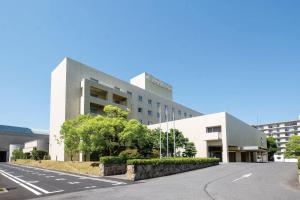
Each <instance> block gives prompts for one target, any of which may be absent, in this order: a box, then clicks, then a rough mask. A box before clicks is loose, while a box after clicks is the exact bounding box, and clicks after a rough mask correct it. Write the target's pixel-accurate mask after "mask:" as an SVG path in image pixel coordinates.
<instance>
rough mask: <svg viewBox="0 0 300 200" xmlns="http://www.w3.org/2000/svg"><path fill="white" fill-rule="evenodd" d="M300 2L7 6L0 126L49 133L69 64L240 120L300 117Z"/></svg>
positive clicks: (127, 0)
mask: <svg viewBox="0 0 300 200" xmlns="http://www.w3.org/2000/svg"><path fill="white" fill-rule="evenodd" d="M299 7H300V2H299V1H296V0H295V1H291V0H287V1H268V0H264V1H261V0H258V1H254V0H252V1H239V0H236V1H233V0H229V1H214V0H209V1H208V0H203V1H200V0H195V1H184V0H180V1H175V0H169V1H167V0H164V1H161V0H157V1H156V0H135V1H134V0H124V1H123V0H122V1H121V0H120V1H109V0H108V1H100V0H99V1H98V0H94V1H90V0H85V1H66V0H63V1H61V0H57V1H56V0H49V1H40V0H36V1H30V0H29V1H13V0H10V1H1V6H0V58H1V59H0V76H1V82H0V91H1V98H0V109H1V112H0V124H5V125H17V126H26V127H31V128H41V129H48V127H49V102H50V73H51V71H52V70H53V69H54V68H55V66H56V65H57V64H58V63H59V62H60V61H61V60H62V59H63V58H64V57H65V56H68V57H71V58H73V59H75V60H78V61H80V62H83V63H85V64H87V65H90V66H93V67H95V68H97V69H99V70H101V71H104V72H106V73H109V74H112V75H114V76H116V77H118V78H120V79H124V80H129V79H130V78H131V77H133V76H135V75H137V74H139V73H141V72H143V71H146V72H149V73H152V74H153V75H155V76H157V77H159V78H160V79H162V80H165V81H166V82H168V83H170V84H172V85H173V87H174V99H175V100H176V101H177V102H179V103H181V104H184V105H188V106H190V107H192V108H194V109H197V110H198V111H200V112H203V113H213V112H221V111H226V112H229V113H231V114H233V115H235V116H236V117H238V118H240V119H242V120H243V121H245V122H247V123H250V124H256V123H257V121H259V122H261V123H264V122H271V121H277V120H291V119H296V118H297V116H298V115H299V114H300V104H299V100H300V93H299V91H300V89H299V86H300V83H299V77H300V66H299V65H300V20H299V19H300V12H299Z"/></svg>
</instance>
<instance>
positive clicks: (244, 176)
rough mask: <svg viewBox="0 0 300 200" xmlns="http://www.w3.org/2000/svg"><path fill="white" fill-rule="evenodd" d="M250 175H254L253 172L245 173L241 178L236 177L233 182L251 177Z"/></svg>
mask: <svg viewBox="0 0 300 200" xmlns="http://www.w3.org/2000/svg"><path fill="white" fill-rule="evenodd" d="M250 176H252V173H249V174H245V175H243V176H241V177H240V178H237V179H234V180H233V181H232V182H236V181H239V180H242V179H244V178H249V177H250Z"/></svg>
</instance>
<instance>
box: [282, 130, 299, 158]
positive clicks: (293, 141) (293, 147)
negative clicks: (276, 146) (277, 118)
mask: <svg viewBox="0 0 300 200" xmlns="http://www.w3.org/2000/svg"><path fill="white" fill-rule="evenodd" d="M297 156H300V136H298V135H293V136H291V137H290V138H289V141H288V143H287V144H286V152H285V157H287V158H291V157H292V158H295V157H297Z"/></svg>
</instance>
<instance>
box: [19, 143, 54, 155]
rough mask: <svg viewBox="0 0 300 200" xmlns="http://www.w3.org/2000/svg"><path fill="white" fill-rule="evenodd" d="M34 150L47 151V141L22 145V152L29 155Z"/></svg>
mask: <svg viewBox="0 0 300 200" xmlns="http://www.w3.org/2000/svg"><path fill="white" fill-rule="evenodd" d="M34 148H36V149H37V150H43V151H47V152H48V150H49V143H48V141H47V140H33V141H30V142H26V143H25V144H24V148H23V152H24V153H30V152H31V151H32V150H33V149H34Z"/></svg>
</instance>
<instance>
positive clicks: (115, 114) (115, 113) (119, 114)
mask: <svg viewBox="0 0 300 200" xmlns="http://www.w3.org/2000/svg"><path fill="white" fill-rule="evenodd" d="M103 111H104V113H105V114H106V115H107V117H110V118H123V119H127V118H128V114H129V113H128V112H127V111H125V110H122V109H121V108H119V107H117V106H112V105H107V106H105V107H104V109H103Z"/></svg>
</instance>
